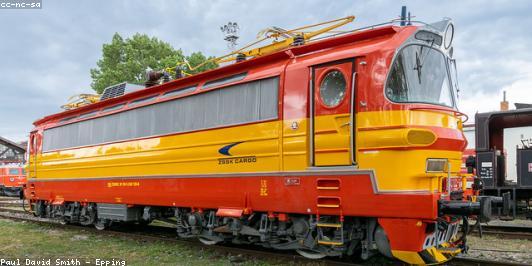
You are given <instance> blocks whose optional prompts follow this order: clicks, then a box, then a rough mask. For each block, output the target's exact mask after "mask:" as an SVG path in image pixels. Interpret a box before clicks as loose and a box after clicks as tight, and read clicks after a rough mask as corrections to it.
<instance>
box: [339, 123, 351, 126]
mask: <svg viewBox="0 0 532 266" xmlns="http://www.w3.org/2000/svg"><path fill="white" fill-rule="evenodd" d="M345 126H351V122H347V123H343V124H342V125H341V126H340V127H345Z"/></svg>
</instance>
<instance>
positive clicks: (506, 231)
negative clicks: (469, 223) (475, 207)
mask: <svg viewBox="0 0 532 266" xmlns="http://www.w3.org/2000/svg"><path fill="white" fill-rule="evenodd" d="M473 232H474V233H475V234H477V235H479V234H480V232H479V230H478V228H475V229H474V230H473ZM482 234H483V235H484V234H485V235H497V236H499V237H501V238H507V239H527V240H532V227H524V226H501V225H483V226H482Z"/></svg>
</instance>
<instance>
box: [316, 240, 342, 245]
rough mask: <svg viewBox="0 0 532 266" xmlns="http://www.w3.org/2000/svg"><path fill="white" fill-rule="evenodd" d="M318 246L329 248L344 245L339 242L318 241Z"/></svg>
mask: <svg viewBox="0 0 532 266" xmlns="http://www.w3.org/2000/svg"><path fill="white" fill-rule="evenodd" d="M318 244H320V245H327V246H341V245H343V244H344V243H343V242H338V241H328V240H318Z"/></svg>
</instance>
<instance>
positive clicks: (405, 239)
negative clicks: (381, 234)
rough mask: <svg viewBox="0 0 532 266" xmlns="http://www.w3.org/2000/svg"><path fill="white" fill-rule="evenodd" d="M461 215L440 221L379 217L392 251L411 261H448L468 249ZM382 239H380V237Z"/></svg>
mask: <svg viewBox="0 0 532 266" xmlns="http://www.w3.org/2000/svg"><path fill="white" fill-rule="evenodd" d="M460 221H461V218H460V217H458V216H454V217H453V216H445V217H440V219H438V221H422V220H417V219H388V218H386V219H379V224H380V225H381V226H382V227H383V228H384V230H385V231H386V234H387V239H388V241H389V243H390V249H391V254H390V255H392V256H393V257H395V258H396V259H399V260H401V261H404V262H406V263H409V264H417V265H424V264H438V263H444V262H446V261H448V260H450V259H452V258H453V257H455V256H456V255H457V254H459V253H461V252H462V251H463V250H464V248H465V243H464V241H463V239H462V237H461V234H460ZM377 241H378V239H377Z"/></svg>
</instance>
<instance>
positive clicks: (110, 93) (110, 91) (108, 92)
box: [100, 82, 144, 101]
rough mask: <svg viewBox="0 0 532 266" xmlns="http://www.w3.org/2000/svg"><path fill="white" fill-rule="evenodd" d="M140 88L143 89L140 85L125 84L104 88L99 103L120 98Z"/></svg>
mask: <svg viewBox="0 0 532 266" xmlns="http://www.w3.org/2000/svg"><path fill="white" fill-rule="evenodd" d="M142 88H144V87H143V86H140V85H135V84H130V83H127V82H123V83H119V84H116V85H112V86H109V87H107V88H105V90H104V91H103V94H102V96H101V97H100V101H103V100H107V99H111V98H116V97H120V96H122V95H124V94H126V93H129V92H132V91H136V90H139V89H142Z"/></svg>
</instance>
